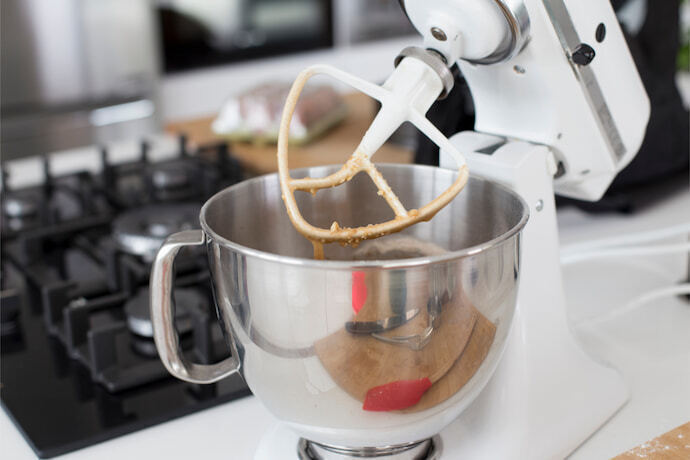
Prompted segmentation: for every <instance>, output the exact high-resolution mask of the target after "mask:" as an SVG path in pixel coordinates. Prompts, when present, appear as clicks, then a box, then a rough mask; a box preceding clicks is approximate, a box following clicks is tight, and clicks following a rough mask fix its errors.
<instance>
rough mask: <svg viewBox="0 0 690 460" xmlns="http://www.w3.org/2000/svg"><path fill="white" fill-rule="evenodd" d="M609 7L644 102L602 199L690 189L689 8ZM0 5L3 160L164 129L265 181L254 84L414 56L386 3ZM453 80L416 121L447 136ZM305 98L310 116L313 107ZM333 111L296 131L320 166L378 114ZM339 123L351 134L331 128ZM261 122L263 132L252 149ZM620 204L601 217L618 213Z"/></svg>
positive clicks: (453, 111)
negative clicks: (635, 137)
mask: <svg viewBox="0 0 690 460" xmlns="http://www.w3.org/2000/svg"><path fill="white" fill-rule="evenodd" d="M612 5H613V6H614V8H615V9H616V12H617V15H618V18H619V21H620V23H621V24H622V26H623V29H624V31H625V33H626V38H627V39H628V44H629V47H630V49H631V52H632V54H633V57H634V59H635V61H636V63H637V65H638V70H639V71H640V74H641V76H642V80H643V82H644V84H645V87H646V89H647V92H648V95H649V97H650V100H651V102H652V115H651V118H650V123H649V126H648V130H647V138H646V139H645V144H644V145H643V146H642V148H641V151H640V153H639V154H638V156H637V158H636V159H635V160H634V161H633V163H632V164H631V165H630V166H629V167H628V168H627V169H626V171H624V172H623V173H622V174H621V175H619V177H618V178H617V180H616V182H615V183H614V184H613V186H612V187H611V189H610V192H611V193H617V192H618V191H619V190H621V189H630V188H631V187H637V186H638V185H640V184H645V183H649V182H659V181H660V180H662V179H664V178H666V177H669V175H678V174H679V173H680V174H685V175H686V176H687V170H688V163H689V161H688V128H687V127H688V107H690V76H689V75H690V73H688V65H689V64H688V62H689V58H688V53H690V50H689V49H688V42H689V41H690V38H689V37H690V4H689V2H688V0H682V1H678V0H676V1H669V2H664V3H662V4H658V3H653V2H650V1H649V0H612ZM0 7H1V10H0V16H1V18H2V24H1V29H0V30H1V33H2V37H1V38H2V39H1V40H0V42H1V43H2V62H1V69H2V75H1V82H2V94H1V97H0V101H1V111H2V119H1V123H0V126H1V133H0V141H1V142H0V149H1V150H0V154H1V155H2V160H3V162H5V161H6V160H11V159H15V158H19V157H24V156H29V155H36V154H46V153H51V152H56V151H61V150H66V149H73V148H76V147H84V146H89V145H90V146H98V145H104V144H108V143H113V142H119V141H123V140H141V139H145V138H146V137H147V136H152V135H154V134H155V133H161V132H164V131H165V132H168V133H181V132H184V133H187V134H189V139H190V140H191V142H192V143H193V144H197V145H198V144H204V143H209V142H215V141H218V140H219V139H223V140H230V141H232V142H233V143H234V144H235V146H234V148H232V147H231V148H230V150H229V151H230V152H231V155H234V156H235V157H236V158H238V159H239V160H240V162H241V164H242V166H243V167H244V168H245V170H247V171H248V172H249V173H254V174H256V173H265V172H271V171H273V170H275V165H274V161H273V160H272V159H273V158H274V150H271V149H263V150H257V149H255V148H254V147H256V145H257V141H259V144H264V145H265V144H266V141H268V143H269V144H270V142H274V141H275V139H274V135H275V133H274V132H271V130H273V131H275V130H276V127H275V125H276V123H277V121H276V119H277V118H279V111H278V109H276V107H279V106H280V105H282V103H280V101H278V102H276V100H277V99H280V95H281V93H280V91H279V88H278V87H276V86H269V87H265V86H263V87H262V85H266V84H274V85H275V83H276V82H283V84H288V83H289V82H291V81H292V80H293V79H294V77H295V76H296V75H297V73H298V72H299V71H300V70H301V69H303V68H304V67H306V66H307V65H310V64H313V63H317V62H318V63H327V64H334V65H336V66H338V67H340V68H342V69H344V70H346V71H349V72H352V73H354V74H357V75H359V76H361V77H363V78H365V79H368V80H371V81H375V82H382V81H383V80H384V79H385V78H386V77H387V76H388V75H389V73H390V71H391V70H392V67H393V63H392V61H393V58H394V57H395V56H396V55H397V54H398V53H399V52H400V50H401V49H402V48H404V47H405V46H409V45H415V44H419V43H420V39H419V37H418V35H417V34H416V32H415V31H414V29H413V28H412V27H411V25H410V24H409V22H408V20H407V18H406V17H405V14H404V11H403V9H402V8H401V7H400V5H399V2H398V1H397V0H251V1H250V0H205V1H195V0H3V1H2V2H1V4H0ZM669 24H670V26H669ZM456 78H457V80H458V82H457V83H456V90H455V91H454V92H453V93H451V97H449V98H448V99H446V100H445V101H442V102H440V103H437V104H435V105H434V107H432V109H431V110H430V112H429V118H430V119H431V120H432V122H434V123H435V124H436V125H437V126H438V127H439V129H441V131H443V132H444V133H446V134H447V135H450V134H453V133H455V132H458V131H461V130H468V129H472V127H473V123H474V108H473V106H472V100H471V95H470V93H469V90H468V88H467V87H466V85H464V82H463V80H462V76H461V75H457V76H456ZM257 87H258V91H254V92H253V91H252V90H257ZM336 89H337V90H338V91H341V92H342V90H343V89H344V87H342V86H341V87H336ZM283 91H284V88H283ZM282 94H283V95H284V93H282ZM233 98H234V100H233ZM314 99H315V100H316V101H317V102H312V103H310V104H311V105H312V108H313V106H314V105H318V102H319V100H321V102H322V101H323V97H319V96H316V97H315V98H314ZM257 100H258V101H259V103H258V104H257ZM247 101H249V102H247ZM340 102H341V104H340V106H343V107H346V108H347V109H349V110H348V111H347V112H348V115H347V116H345V115H344V113H345V110H342V111H341V112H338V110H337V109H338V104H336V103H333V104H331V106H330V108H329V107H320V109H319V110H321V113H320V114H319V116H318V117H317V118H327V119H328V120H329V122H328V123H325V124H323V126H317V125H316V124H314V123H312V126H309V125H308V124H306V123H305V126H304V130H305V131H306V132H307V134H308V135H306V136H304V137H303V139H305V141H304V142H303V143H305V144H306V143H310V142H311V141H313V140H315V139H319V140H323V139H324V136H323V134H324V133H330V135H331V136H332V137H333V139H332V140H334V142H331V143H330V144H328V143H326V144H317V145H316V146H314V147H312V153H314V152H315V151H316V150H319V151H326V150H328V151H332V150H333V146H335V145H337V146H339V147H338V148H336V150H337V153H338V155H334V156H333V157H332V158H325V163H332V162H334V161H335V162H339V160H340V157H339V155H340V151H341V150H343V151H346V150H347V149H348V148H350V147H349V145H350V144H351V145H355V144H356V142H357V140H358V139H356V137H357V136H358V135H361V130H363V129H364V128H365V127H366V126H367V123H368V121H370V117H371V116H373V113H374V111H375V106H374V105H373V104H371V103H369V102H368V101H367V100H366V98H361V97H360V98H354V97H350V98H348V99H346V100H344V101H340ZM252 104H253V106H252ZM247 106H252V107H253V108H254V109H256V110H254V111H251V110H249V109H247V108H246V107H247ZM269 106H270V108H269ZM341 108H342V107H341ZM330 109H332V110H330ZM306 110H307V112H309V110H311V109H306ZM268 111H272V112H273V113H272V114H266V113H264V112H268ZM299 111H300V110H299V107H298V113H299ZM267 117H268V119H265V118H267ZM312 118H314V117H312ZM343 119H344V122H343ZM214 120H215V122H214ZM348 120H349V121H350V122H351V123H356V122H357V121H359V125H357V127H356V129H355V128H354V127H353V128H352V129H350V130H348V129H345V128H342V125H347V122H348ZM311 121H312V122H313V121H314V120H311ZM245 122H247V123H245ZM261 123H264V124H265V125H266V130H265V131H266V132H265V133H262V134H261V135H254V134H256V133H255V130H256V128H257V126H258V125H260V124H261ZM271 123H273V125H272V126H269V125H270V124H271ZM339 124H340V128H341V129H340V130H335V131H334V132H335V134H333V131H331V130H330V129H331V128H333V127H334V126H339ZM266 133H268V134H266ZM325 138H327V136H326V137H325ZM291 139H292V137H291ZM292 140H294V139H292ZM247 141H249V144H248V143H247ZM393 141H394V143H393V144H391V145H395V146H396V147H398V148H399V150H398V151H397V152H395V154H394V155H393V156H390V157H387V156H386V154H382V155H379V161H384V160H385V161H396V162H400V161H403V162H409V161H416V162H418V163H429V164H437V162H438V149H437V148H436V147H435V146H434V145H433V144H432V143H430V142H428V141H427V140H426V139H425V138H423V137H419V136H418V135H417V134H416V133H415V132H414V130H413V129H410V127H407V129H402V130H401V131H399V132H398V133H397V136H396V137H395V139H393ZM238 142H239V143H238ZM252 142H253V144H252V145H250V144H251V143H252ZM242 143H244V145H243V144H242ZM348 143H349V144H348ZM346 144H347V145H348V147H347V148H345V145H346ZM312 145H313V144H312ZM403 150H404V151H406V152H407V153H405V152H403ZM302 153H303V152H302V151H299V154H300V155H302ZM309 155H310V153H309V151H305V152H304V155H303V156H304V157H305V158H307V157H309V158H310V159H311V160H313V161H305V162H304V164H302V163H300V164H299V166H309V165H312V164H313V163H322V162H319V161H316V160H317V159H318V157H316V156H309ZM14 176H15V177H14V179H16V174H14ZM611 193H610V194H611ZM610 194H609V195H610ZM625 200H627V201H629V200H628V199H627V198H626V199H625ZM627 201H626V202H622V201H621V200H619V199H618V198H616V199H614V200H613V202H612V205H611V206H608V205H605V206H604V209H610V208H615V209H622V210H626V209H628V208H629V206H628V204H627Z"/></svg>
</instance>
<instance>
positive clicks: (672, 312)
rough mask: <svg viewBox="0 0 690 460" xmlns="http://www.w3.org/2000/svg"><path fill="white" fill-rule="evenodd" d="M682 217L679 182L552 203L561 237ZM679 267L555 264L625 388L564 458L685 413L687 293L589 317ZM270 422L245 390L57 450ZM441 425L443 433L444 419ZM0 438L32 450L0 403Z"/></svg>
mask: <svg viewBox="0 0 690 460" xmlns="http://www.w3.org/2000/svg"><path fill="white" fill-rule="evenodd" d="M688 221H690V192H688V191H685V192H683V193H678V194H676V195H674V196H671V197H669V198H667V199H665V200H663V201H662V202H659V203H657V204H655V205H654V206H652V207H650V208H648V209H646V210H644V211H643V212H641V213H638V214H635V215H631V216H624V215H610V214H604V215H587V214H585V213H582V212H580V211H578V210H576V209H572V208H568V209H563V210H561V211H559V227H560V232H561V240H562V243H563V244H564V245H568V244H573V243H577V242H581V241H587V240H589V239H598V238H603V237H607V236H615V235H619V234H621V233H632V232H636V231H641V230H649V229H654V228H661V227H665V226H669V225H672V224H678V223H681V222H688ZM684 238H687V236H684V237H683V236H681V237H680V238H675V240H674V241H680V242H682V241H684ZM685 241H687V239H686V240H685ZM686 270H687V255H680V254H679V255H664V256H645V257H625V258H616V259H613V258H612V259H605V260H604V259H594V260H590V261H583V262H580V263H578V264H575V265H570V266H567V267H565V268H564V276H565V285H566V294H567V296H568V299H569V303H570V305H569V308H570V311H569V314H570V317H571V321H572V324H573V326H574V327H573V328H574V330H575V331H576V333H577V335H578V337H580V338H581V339H582V340H583V342H584V343H586V344H587V347H591V348H592V349H593V350H594V351H595V353H597V354H598V355H600V356H602V357H604V358H605V359H607V360H609V361H610V362H611V363H613V364H614V366H615V367H617V368H618V369H619V370H620V371H621V372H622V373H623V375H624V377H625V379H626V381H627V383H628V384H629V386H630V393H631V399H630V401H629V402H628V403H627V405H625V406H624V407H623V408H622V409H621V410H620V411H619V412H618V413H617V414H616V415H614V416H613V417H612V419H611V420H610V421H609V422H608V423H607V424H606V425H605V426H604V427H603V428H601V429H600V430H599V431H598V432H597V433H595V434H594V435H593V436H592V437H591V438H590V439H589V440H588V441H587V442H585V443H584V444H583V445H582V446H581V447H580V448H579V449H578V450H577V451H576V452H575V453H574V454H573V455H572V456H571V458H572V459H577V460H579V459H592V458H609V457H611V456H614V455H616V454H618V453H621V452H623V451H625V450H628V449H630V448H632V447H634V446H635V445H638V444H641V443H643V442H645V441H647V440H649V439H651V438H653V437H655V436H657V435H659V434H662V433H664V432H666V431H668V430H670V429H672V428H674V427H676V426H678V425H681V424H682V423H685V422H687V421H688V420H690V393H688V388H690V334H688V331H690V304H688V302H686V301H685V300H681V299H680V298H677V297H666V298H663V299H659V300H657V301H655V302H651V303H649V304H646V305H644V306H642V307H640V308H639V309H637V310H635V311H632V312H630V313H628V314H625V315H621V316H619V317H617V318H615V319H612V320H610V321H607V322H602V323H600V324H594V325H593V324H591V322H590V324H588V321H590V319H592V318H596V317H599V316H600V315H602V314H605V313H607V312H609V311H610V310H611V309H613V308H617V307H620V306H621V305H623V304H625V303H626V302H628V301H629V300H631V299H633V298H635V297H637V296H638V295H640V294H641V293H644V292H646V291H649V290H651V289H655V288H660V287H665V286H669V285H671V284H674V283H677V282H678V281H679V280H681V279H683V277H685V276H687V272H686ZM563 416H564V417H567V416H568V415H567V414H563ZM274 423H275V419H274V417H273V416H272V415H271V414H269V413H268V411H267V410H266V409H265V408H264V407H263V406H262V405H261V404H260V403H259V401H258V400H257V399H256V398H254V397H248V398H244V399H241V400H238V401H234V402H231V403H227V404H225V405H222V406H219V407H216V408H212V409H209V410H206V411H203V412H201V413H197V414H193V415H189V416H186V417H183V418H181V419H177V420H174V421H171V422H168V423H164V424H162V425H158V426H155V427H152V428H148V429H146V430H142V431H139V432H136V433H132V434H129V435H126V436H123V437H120V438H117V439H114V440H111V441H107V442H104V443H102V444H99V445H96V446H93V447H89V448H86V449H83V450H80V451H77V452H74V453H71V454H67V455H64V456H62V457H59V458H61V459H63V458H64V459H65V460H80V459H94V458H98V459H118V460H120V459H123V458H127V459H140V458H141V459H144V458H166V459H169V460H173V459H180V460H181V459H185V460H186V459H189V458H227V459H229V458H232V459H240V460H241V459H251V458H252V457H253V453H254V451H255V449H256V447H257V445H258V444H259V441H260V439H261V436H262V435H263V433H265V432H266V431H267V430H268V429H269V427H271V426H272V425H273V424H274ZM555 423H557V421H555ZM442 434H443V436H444V437H449V438H451V437H452V434H453V425H452V424H451V425H450V426H449V427H448V428H447V429H446V430H444V432H443V433H442ZM545 436H548V433H545ZM453 442H458V441H456V440H454V441H453ZM0 446H1V447H0V453H2V454H3V455H2V456H3V458H8V459H9V458H11V459H16V460H21V459H28V458H34V454H33V452H32V450H31V449H30V447H29V446H28V444H26V442H25V441H24V439H23V438H22V436H21V435H20V433H19V432H18V431H17V429H16V428H15V427H14V425H13V424H12V422H11V421H10V419H9V418H8V416H7V414H6V413H5V412H4V411H0ZM444 458H446V457H444Z"/></svg>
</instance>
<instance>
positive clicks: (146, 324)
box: [125, 288, 204, 338]
mask: <svg viewBox="0 0 690 460" xmlns="http://www.w3.org/2000/svg"><path fill="white" fill-rule="evenodd" d="M203 302H204V299H203V297H202V296H201V295H200V294H199V293H198V292H197V291H195V290H194V289H181V288H178V289H175V307H176V308H175V326H176V327H177V331H178V333H179V334H180V335H183V334H186V333H187V332H190V331H191V330H192V329H193V327H194V324H193V320H192V317H191V314H190V311H189V310H190V309H191V308H194V309H200V308H202V305H203ZM125 315H126V316H127V327H128V328H129V330H130V331H131V332H132V333H134V334H136V335H138V336H141V337H148V338H151V337H153V324H152V323H151V311H150V309H149V289H148V288H142V289H140V290H139V292H138V293H137V295H136V296H134V297H133V298H132V299H131V300H128V301H127V303H125Z"/></svg>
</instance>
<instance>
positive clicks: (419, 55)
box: [393, 46, 455, 100]
mask: <svg viewBox="0 0 690 460" xmlns="http://www.w3.org/2000/svg"><path fill="white" fill-rule="evenodd" d="M406 57H411V58H415V59H419V60H420V61H422V62H423V63H424V64H426V65H428V66H429V67H431V69H432V70H433V71H434V72H436V74H437V75H438V76H439V78H440V79H441V83H443V91H441V94H440V95H439V96H438V99H439V100H440V99H445V98H446V96H448V93H450V92H451V90H452V89H453V85H454V84H455V79H454V78H453V74H452V73H451V71H450V69H449V68H448V66H447V65H446V63H445V61H444V60H443V59H441V54H440V53H438V52H437V51H434V50H425V49H424V48H420V47H418V46H408V47H407V48H405V49H403V50H402V51H401V52H400V54H398V55H397V56H396V57H395V61H393V64H394V65H395V67H398V64H400V61H402V60H403V59H404V58H406Z"/></svg>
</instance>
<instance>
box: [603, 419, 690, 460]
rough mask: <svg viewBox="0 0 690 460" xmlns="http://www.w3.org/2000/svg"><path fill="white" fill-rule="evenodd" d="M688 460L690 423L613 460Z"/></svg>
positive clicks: (689, 452)
mask: <svg viewBox="0 0 690 460" xmlns="http://www.w3.org/2000/svg"><path fill="white" fill-rule="evenodd" d="M640 458H646V459H649V460H688V459H690V422H688V423H686V424H685V425H681V426H679V427H678V428H676V429H674V430H671V431H669V432H668V433H665V434H662V435H661V436H658V437H656V438H654V439H652V440H651V441H648V442H645V443H644V444H640V445H639V446H637V447H634V448H632V449H630V450H629V451H627V452H624V453H622V454H620V455H618V456H617V457H614V459H613V460H633V459H634V460H639V459H640Z"/></svg>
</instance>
